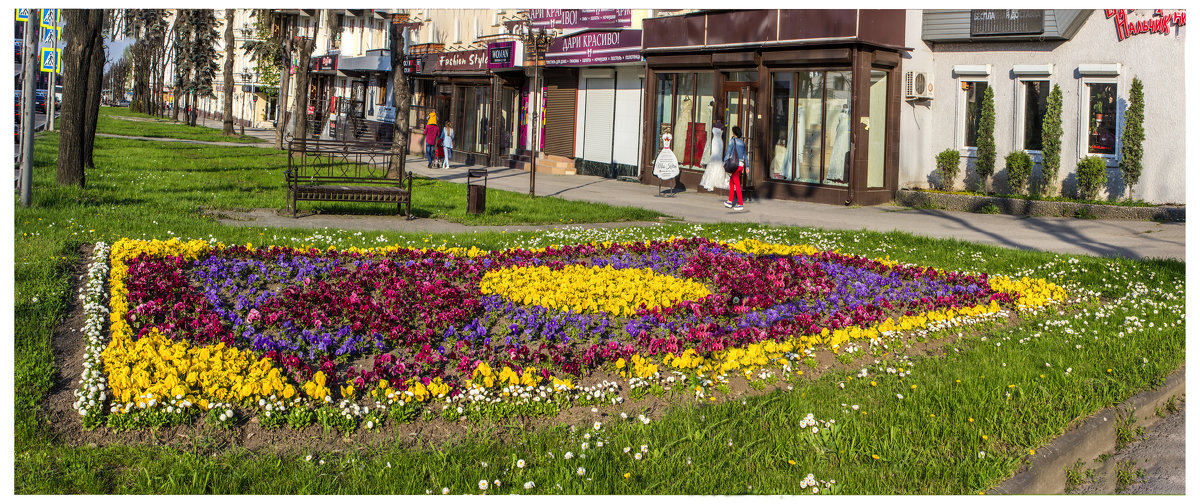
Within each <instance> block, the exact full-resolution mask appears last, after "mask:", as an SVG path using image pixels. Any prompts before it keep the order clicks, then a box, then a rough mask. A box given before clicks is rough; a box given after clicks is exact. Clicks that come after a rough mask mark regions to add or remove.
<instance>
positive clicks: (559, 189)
mask: <svg viewBox="0 0 1200 504" xmlns="http://www.w3.org/2000/svg"><path fill="white" fill-rule="evenodd" d="M197 124H198V125H204V126H208V127H212V128H217V129H220V128H221V122H220V121H215V120H204V119H199V120H198V121H197ZM246 135H253V136H255V137H258V138H262V139H264V140H267V141H268V142H271V143H268V144H266V145H261V144H260V146H263V147H270V146H273V145H274V144H273V141H274V139H275V132H274V130H270V129H255V128H246ZM451 166H452V167H451V168H450V169H449V170H439V169H429V168H426V167H425V159H424V158H423V157H421V156H418V155H412V156H409V157H408V160H407V168H408V169H409V170H410V171H412V172H413V173H414V174H417V175H421V176H425V177H429V178H434V179H439V180H444V181H447V182H454V183H466V180H467V170H466V167H464V166H463V165H457V164H454V165H451ZM535 185H536V192H537V195H538V196H552V197H558V198H563V199H567V200H579V201H592V202H597V203H606V204H610V205H623V206H636V207H643V208H649V209H653V210H657V211H659V212H662V213H665V214H668V215H671V216H674V217H677V218H680V219H682V220H684V221H687V222H698V223H717V222H749V223H759V224H769V225H787V226H808V227H820V228H827V229H842V230H851V231H859V230H870V231H880V232H888V231H904V232H908V233H912V234H915V235H919V236H927V237H931V238H954V239H959V240H964V241H969V242H975V243H983V244H988V245H998V246H1002V247H1009V248H1014V249H1020V250H1047V251H1051V252H1063V253H1072V254H1087V255H1093V256H1102V257H1127V258H1133V259H1148V258H1169V259H1178V260H1184V259H1186V257H1185V238H1184V237H1185V230H1186V225H1185V223H1181V222H1169V223H1157V222H1150V221H1131V220H1086V219H1073V218H1063V217H1026V216H1012V215H986V214H974V213H967V212H955V211H945V210H922V209H913V208H907V207H900V206H897V205H894V204H886V205H879V206H872V207H845V206H838V205H822V204H816V203H803V202H797V201H786V200H771V199H760V200H747V201H746V202H745V207H746V211H744V212H733V211H731V210H729V209H726V208H725V207H724V206H722V204H721V203H722V202H723V201H724V200H725V197H726V195H727V194H726V193H725V192H723V191H718V192H717V193H709V192H706V191H703V192H701V193H697V192H694V191H687V192H682V193H677V194H674V195H670V196H659V195H658V194H657V193H658V186H652V185H645V184H640V183H635V182H624V181H618V180H613V179H606V178H601V177H593V176H588V175H551V174H548V173H538V174H537V176H536V182H535ZM488 187H489V188H491V189H503V190H507V191H515V192H520V193H528V192H529V172H528V171H523V170H517V169H512V168H507V167H491V168H490V169H489V175H488ZM411 222H416V221H411ZM359 224H360V225H363V224H365V223H359ZM297 225H300V224H297ZM387 227H388V228H391V227H393V226H387ZM412 227H413V229H414V230H415V229H427V228H428V226H421V225H419V224H414V225H413V226H412Z"/></svg>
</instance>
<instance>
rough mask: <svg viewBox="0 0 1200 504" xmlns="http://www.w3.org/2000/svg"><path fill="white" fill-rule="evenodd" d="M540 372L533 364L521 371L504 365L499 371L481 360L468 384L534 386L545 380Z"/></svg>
mask: <svg viewBox="0 0 1200 504" xmlns="http://www.w3.org/2000/svg"><path fill="white" fill-rule="evenodd" d="M540 373H541V372H540V371H538V369H537V368H535V367H533V366H530V367H527V368H525V369H523V370H521V372H520V373H518V372H516V371H514V370H513V368H511V367H508V366H504V369H501V370H500V372H499V373H497V372H496V371H495V370H493V369H492V367H491V366H489V365H488V363H486V362H480V363H479V365H477V366H475V370H474V371H471V380H469V381H468V382H467V386H468V387H475V388H492V387H495V386H497V385H499V386H501V387H505V386H516V385H521V386H525V387H533V386H537V385H539V384H541V383H542V382H543V381H545V378H543V377H542V375H541V374H540ZM551 379H552V380H554V382H555V383H564V384H565V383H569V382H566V381H563V380H558V379H557V378H554V377H551ZM568 388H573V387H568Z"/></svg>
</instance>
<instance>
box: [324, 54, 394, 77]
mask: <svg viewBox="0 0 1200 504" xmlns="http://www.w3.org/2000/svg"><path fill="white" fill-rule="evenodd" d="M337 70H338V72H340V73H342V74H343V75H360V74H364V73H367V72H390V71H392V58H391V56H390V55H389V54H369V55H367V56H358V57H355V58H340V61H338V64H337Z"/></svg>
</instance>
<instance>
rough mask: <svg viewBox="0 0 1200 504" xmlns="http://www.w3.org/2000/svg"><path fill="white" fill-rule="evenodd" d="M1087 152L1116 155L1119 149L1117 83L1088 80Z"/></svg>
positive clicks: (1086, 88)
mask: <svg viewBox="0 0 1200 504" xmlns="http://www.w3.org/2000/svg"><path fill="white" fill-rule="evenodd" d="M1084 90H1085V91H1086V94H1085V95H1084V99H1085V100H1086V102H1085V104H1086V107H1085V108H1084V110H1085V116H1084V118H1085V121H1086V123H1087V132H1088V133H1087V154H1101V155H1109V156H1111V155H1115V154H1116V151H1117V83H1116V82H1086V83H1084Z"/></svg>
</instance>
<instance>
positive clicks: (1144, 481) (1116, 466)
mask: <svg viewBox="0 0 1200 504" xmlns="http://www.w3.org/2000/svg"><path fill="white" fill-rule="evenodd" d="M1177 404H1178V405H1179V411H1178V412H1176V413H1172V414H1169V415H1167V416H1166V418H1163V419H1162V420H1161V421H1159V422H1158V423H1156V424H1154V425H1153V426H1151V427H1150V428H1149V429H1147V431H1146V436H1145V437H1144V438H1141V439H1139V440H1137V441H1134V442H1133V443H1130V444H1129V445H1128V446H1126V447H1125V448H1122V449H1121V450H1118V451H1117V452H1116V453H1114V454H1113V455H1112V456H1111V457H1109V458H1107V459H1105V460H1104V462H1103V463H1102V464H1101V465H1100V466H1099V467H1098V468H1095V471H1096V472H1095V475H1096V477H1095V479H1093V480H1091V481H1089V482H1087V483H1085V484H1084V485H1081V486H1080V487H1079V488H1076V489H1075V490H1074V491H1072V492H1071V493H1072V494H1083V495H1109V494H1116V493H1119V494H1139V495H1183V494H1184V493H1185V489H1186V485H1185V481H1184V474H1185V466H1186V464H1185V459H1186V458H1187V454H1186V452H1185V450H1184V446H1185V444H1184V441H1185V438H1184V432H1185V425H1186V424H1187V416H1186V414H1185V410H1186V407H1185V403H1184V401H1183V400H1179V401H1178V403H1177ZM1125 464H1132V468H1124V470H1125V471H1127V472H1130V473H1133V474H1137V473H1138V471H1139V470H1141V471H1144V472H1143V473H1141V474H1140V475H1137V476H1135V477H1134V478H1133V481H1132V482H1131V484H1129V485H1128V486H1126V487H1125V488H1123V489H1121V490H1120V491H1118V490H1117V486H1118V478H1117V474H1118V470H1121V469H1122V468H1123V467H1122V466H1124V465H1125Z"/></svg>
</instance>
